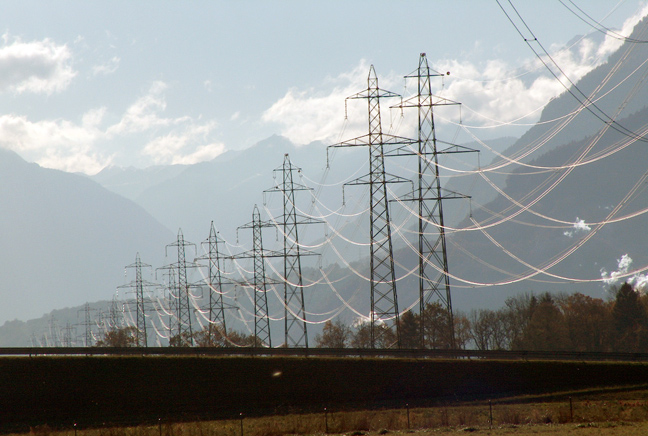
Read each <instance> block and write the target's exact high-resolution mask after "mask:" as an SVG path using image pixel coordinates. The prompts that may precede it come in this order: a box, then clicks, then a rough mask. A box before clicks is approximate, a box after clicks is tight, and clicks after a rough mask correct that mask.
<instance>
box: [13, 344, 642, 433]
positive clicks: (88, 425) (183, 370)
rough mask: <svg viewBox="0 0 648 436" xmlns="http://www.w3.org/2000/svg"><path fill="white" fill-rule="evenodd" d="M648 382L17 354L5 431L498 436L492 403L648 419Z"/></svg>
mask: <svg viewBox="0 0 648 436" xmlns="http://www.w3.org/2000/svg"><path fill="white" fill-rule="evenodd" d="M647 381H648V364H642V363H624V362H599V363H593V362H558V361H494V360H467V359H457V360H441V359H419V360H415V359H394V358H371V359H367V358H310V357H309V358H264V357H255V358H242V357H137V356H129V357H98V356H95V357H31V358H30V357H7V358H2V359H0V404H2V407H1V408H0V430H2V432H4V433H12V432H18V433H26V432H30V431H31V432H32V433H47V434H49V433H50V432H51V431H52V429H68V430H70V429H72V428H73V424H76V429H77V431H81V432H82V434H84V435H86V436H120V435H128V436H130V435H133V436H147V435H149V434H150V435H151V436H160V434H162V436H175V435H180V436H206V435H210V434H214V435H222V436H240V435H241V424H243V436H279V435H283V434H316V433H326V429H327V428H326V427H327V426H328V432H329V433H336V434H341V433H344V434H348V433H352V432H356V431H360V432H369V431H373V432H378V431H380V430H389V431H407V429H408V427H409V429H410V431H412V430H414V429H435V430H434V431H441V430H438V429H443V428H445V427H448V428H454V429H455V430H454V431H456V430H457V429H459V428H464V429H465V428H473V427H474V430H475V431H480V432H481V431H484V429H486V430H487V431H491V430H490V429H489V427H490V416H491V415H490V414H491V407H492V420H493V425H494V426H495V427H502V426H504V427H505V426H511V425H513V426H524V425H526V424H529V423H531V424H534V425H541V426H542V425H547V424H549V426H555V425H558V424H564V425H567V424H569V425H572V428H573V426H574V425H580V424H587V423H589V422H595V423H599V422H600V423H605V422H632V423H639V422H644V421H648V405H647V404H648V384H646V383H647ZM570 397H571V398H572V400H573V401H572V406H571V407H570V406H569V398H570ZM489 401H490V402H491V403H490V405H489ZM408 412H409V413H408ZM241 417H242V418H243V419H241ZM408 417H409V426H408ZM633 425H635V424H633ZM147 426H148V427H147ZM183 426H184V427H183ZM543 428H544V427H543ZM578 428H579V431H585V430H586V429H585V428H584V427H578ZM517 430H519V429H517ZM498 431H500V430H498ZM501 431H506V428H502V429H501ZM588 431H589V430H588ZM88 432H90V433H88ZM91 432H97V433H91ZM518 434H519V433H518ZM579 434H584V433H579ZM77 436H81V435H77Z"/></svg>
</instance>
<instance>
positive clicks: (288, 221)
mask: <svg viewBox="0 0 648 436" xmlns="http://www.w3.org/2000/svg"><path fill="white" fill-rule="evenodd" d="M278 172H280V173H281V175H282V176H281V183H280V184H277V185H276V186H275V187H273V188H270V189H267V190H265V191H264V192H280V193H281V194H283V216H281V217H280V218H279V220H276V224H277V225H279V226H281V227H282V232H283V258H284V276H283V282H284V308H285V316H284V325H285V339H284V341H285V342H284V345H285V346H286V347H296V348H308V330H307V324H306V309H305V307H304V281H303V277H302V268H301V256H311V255H315V253H311V252H309V251H306V250H303V249H301V248H300V246H299V231H298V226H299V225H303V224H317V223H322V222H323V221H321V220H317V219H313V218H309V217H306V216H302V215H298V214H297V208H296V206H295V191H311V190H312V189H311V188H309V187H307V186H304V185H302V184H300V183H295V181H294V173H295V172H301V168H298V167H296V166H294V165H293V164H292V163H291V162H290V157H289V156H288V153H286V154H285V155H284V161H283V165H282V166H281V167H279V168H277V169H275V170H274V173H275V176H276V174H277V173H278Z"/></svg>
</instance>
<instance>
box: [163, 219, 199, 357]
mask: <svg viewBox="0 0 648 436" xmlns="http://www.w3.org/2000/svg"><path fill="white" fill-rule="evenodd" d="M191 245H193V246H194V247H195V246H196V244H193V243H191V242H188V241H185V239H184V235H183V234H182V229H178V239H177V240H176V242H173V243H171V244H169V245H167V246H166V249H167V250H168V248H169V247H176V248H177V252H178V261H177V262H175V263H172V264H169V265H167V266H165V267H163V268H162V269H167V270H169V271H173V272H174V274H175V276H176V277H177V281H176V280H174V282H173V285H172V286H173V287H174V288H175V289H174V290H175V291H176V295H175V297H176V306H175V309H176V322H177V325H176V331H175V337H172V338H171V345H172V346H181V347H187V346H193V344H194V338H193V328H192V324H191V303H190V300H191V288H192V287H193V285H191V284H189V282H188V279H187V268H195V267H196V266H197V265H196V264H195V263H193V262H189V263H188V262H187V260H186V253H185V251H186V247H188V246H191ZM167 254H168V253H167ZM172 297H173V295H172Z"/></svg>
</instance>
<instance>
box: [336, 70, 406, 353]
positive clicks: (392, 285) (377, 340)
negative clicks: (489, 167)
mask: <svg viewBox="0 0 648 436" xmlns="http://www.w3.org/2000/svg"><path fill="white" fill-rule="evenodd" d="M390 97H400V95H398V94H395V93H393V92H390V91H384V90H382V89H380V88H379V86H378V77H377V76H376V71H375V69H374V67H373V65H372V66H371V68H370V69H369V76H368V78H367V89H366V90H364V91H361V92H359V93H357V94H354V95H352V96H350V97H347V100H355V99H364V100H367V103H368V120H369V133H368V134H367V135H364V136H361V137H357V138H354V139H351V140H347V141H344V142H341V143H339V144H336V145H333V146H331V147H358V146H365V147H368V149H369V174H367V175H365V176H362V177H360V178H358V179H355V180H353V181H351V182H347V183H346V184H345V186H348V185H369V192H370V200H369V202H370V204H369V216H370V217H369V219H370V256H371V257H370V287H371V289H370V294H371V295H370V299H371V314H370V322H371V346H372V348H376V347H377V346H378V345H381V346H387V347H399V348H400V326H399V324H400V323H399V313H398V296H397V291H396V275H395V271H394V251H393V247H392V238H391V222H390V218H389V199H388V197H387V184H388V183H411V181H410V180H407V179H404V178H402V177H398V176H395V175H391V174H388V173H386V172H385V159H384V156H385V152H384V147H385V146H403V145H407V144H413V143H414V142H415V141H413V140H411V139H407V138H401V137H397V136H393V135H388V134H384V133H383V132H382V125H381V116H380V99H381V98H390ZM390 320H391V321H393V324H394V326H395V328H396V341H395V342H393V343H387V344H386V343H384V341H382V340H381V336H382V334H383V333H384V332H385V329H382V328H380V325H381V324H383V323H385V322H387V321H390Z"/></svg>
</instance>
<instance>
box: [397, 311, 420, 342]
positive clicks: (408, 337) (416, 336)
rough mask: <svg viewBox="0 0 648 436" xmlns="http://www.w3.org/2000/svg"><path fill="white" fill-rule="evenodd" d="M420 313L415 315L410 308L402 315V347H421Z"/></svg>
mask: <svg viewBox="0 0 648 436" xmlns="http://www.w3.org/2000/svg"><path fill="white" fill-rule="evenodd" d="M419 318H420V317H419V315H415V314H413V313H412V311H411V310H408V311H407V312H405V313H404V314H403V315H401V316H400V319H399V323H400V326H399V327H400V335H401V348H420V347H421V332H420V324H421V323H420V322H419Z"/></svg>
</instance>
